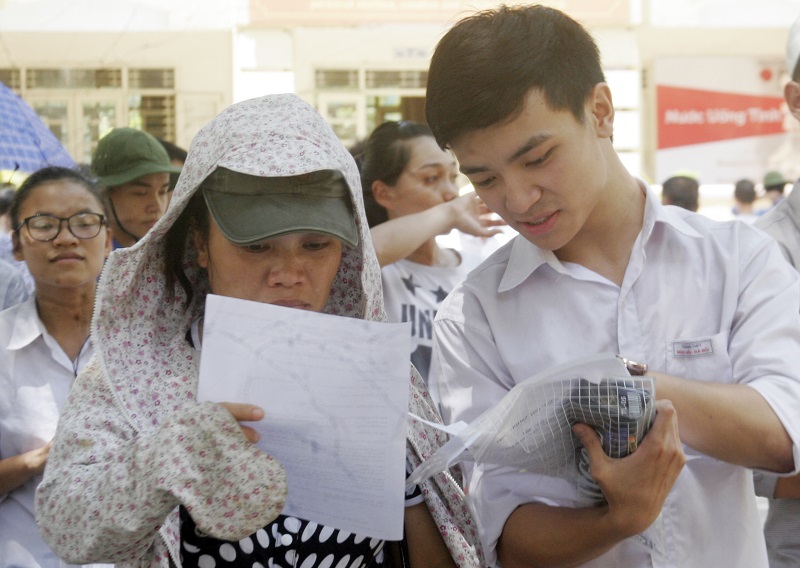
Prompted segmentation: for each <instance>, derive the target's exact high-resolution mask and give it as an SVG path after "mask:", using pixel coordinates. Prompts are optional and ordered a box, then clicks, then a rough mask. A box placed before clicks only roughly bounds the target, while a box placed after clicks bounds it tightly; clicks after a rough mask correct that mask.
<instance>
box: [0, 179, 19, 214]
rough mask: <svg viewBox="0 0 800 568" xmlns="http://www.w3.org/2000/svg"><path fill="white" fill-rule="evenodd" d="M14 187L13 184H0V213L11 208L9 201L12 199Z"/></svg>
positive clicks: (4, 212)
mask: <svg viewBox="0 0 800 568" xmlns="http://www.w3.org/2000/svg"><path fill="white" fill-rule="evenodd" d="M16 191H17V190H16V189H15V188H14V187H13V186H10V185H9V186H5V185H4V186H0V215H5V214H6V213H8V212H9V211H10V210H11V202H12V201H13V200H14V193H16Z"/></svg>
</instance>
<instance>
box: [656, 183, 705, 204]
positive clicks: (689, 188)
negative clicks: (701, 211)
mask: <svg viewBox="0 0 800 568" xmlns="http://www.w3.org/2000/svg"><path fill="white" fill-rule="evenodd" d="M699 193H700V183H699V182H698V181H697V180H696V179H694V178H691V177H689V176H673V177H671V178H669V179H668V180H667V181H665V182H664V183H663V184H661V195H662V196H664V197H666V198H667V199H668V200H669V204H670V205H677V206H678V207H682V208H683V209H688V210H689V211H697V209H698V207H699V204H700V201H699V200H700V198H699Z"/></svg>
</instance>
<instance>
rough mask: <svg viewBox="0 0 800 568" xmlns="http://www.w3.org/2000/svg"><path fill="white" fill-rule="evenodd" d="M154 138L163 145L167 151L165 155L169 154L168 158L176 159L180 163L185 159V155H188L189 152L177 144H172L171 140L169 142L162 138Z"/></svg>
mask: <svg viewBox="0 0 800 568" xmlns="http://www.w3.org/2000/svg"><path fill="white" fill-rule="evenodd" d="M156 140H158V141H159V143H160V144H161V145H162V146H163V147H164V150H166V151H167V156H169V159H170V160H178V161H179V162H181V163H183V162H185V161H186V156H188V155H189V153H188V152H187V151H186V150H184V149H183V148H181V147H180V146H178V145H177V144H173V143H172V142H169V141H167V140H164V139H162V138H156Z"/></svg>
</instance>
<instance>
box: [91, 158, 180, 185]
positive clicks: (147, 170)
mask: <svg viewBox="0 0 800 568" xmlns="http://www.w3.org/2000/svg"><path fill="white" fill-rule="evenodd" d="M180 172H181V168H180V166H173V165H169V166H165V165H163V164H155V163H153V162H143V163H141V164H139V165H138V166H135V167H133V168H131V169H129V170H126V171H124V172H120V173H118V174H112V175H108V176H100V177H99V178H98V180H99V181H100V183H101V184H102V185H104V186H105V187H117V186H120V185H125V184H126V183H130V182H132V181H133V180H136V179H139V178H140V177H143V176H147V175H150V174H179V173H180Z"/></svg>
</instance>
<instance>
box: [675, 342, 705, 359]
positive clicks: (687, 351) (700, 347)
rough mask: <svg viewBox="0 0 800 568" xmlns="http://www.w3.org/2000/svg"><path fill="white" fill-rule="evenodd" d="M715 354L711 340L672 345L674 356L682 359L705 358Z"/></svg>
mask: <svg viewBox="0 0 800 568" xmlns="http://www.w3.org/2000/svg"><path fill="white" fill-rule="evenodd" d="M713 354H714V346H713V345H712V344H711V340H710V339H700V340H699V341H674V342H673V343H672V356H673V357H677V358H680V359H686V358H689V357H704V356H706V355H713Z"/></svg>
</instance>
